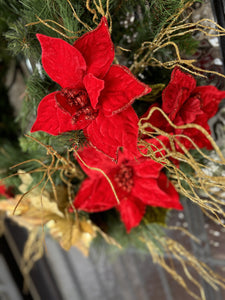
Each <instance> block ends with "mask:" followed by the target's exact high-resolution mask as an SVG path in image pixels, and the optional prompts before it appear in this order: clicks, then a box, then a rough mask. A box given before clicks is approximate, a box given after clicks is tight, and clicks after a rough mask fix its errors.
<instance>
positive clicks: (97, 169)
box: [74, 150, 120, 204]
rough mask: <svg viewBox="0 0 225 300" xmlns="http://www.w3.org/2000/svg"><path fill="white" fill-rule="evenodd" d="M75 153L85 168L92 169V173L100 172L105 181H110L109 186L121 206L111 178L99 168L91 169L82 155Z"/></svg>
mask: <svg viewBox="0 0 225 300" xmlns="http://www.w3.org/2000/svg"><path fill="white" fill-rule="evenodd" d="M74 152H75V153H76V155H77V157H78V158H79V160H80V161H81V162H82V164H84V166H85V167H86V168H88V169H90V170H92V171H97V172H100V173H101V174H102V175H103V176H104V177H105V179H106V180H107V181H108V183H109V185H110V187H111V189H112V191H113V194H114V196H115V198H116V201H117V203H118V204H120V200H119V198H118V196H117V194H116V191H115V188H114V186H113V184H112V182H111V180H110V179H109V177H108V176H107V175H106V174H105V172H104V171H102V170H101V169H99V168H95V167H90V166H88V165H87V164H86V163H85V162H84V161H83V159H82V158H81V157H80V155H79V154H78V153H77V151H76V150H74Z"/></svg>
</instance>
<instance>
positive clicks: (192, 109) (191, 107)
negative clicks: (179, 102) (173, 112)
mask: <svg viewBox="0 0 225 300" xmlns="http://www.w3.org/2000/svg"><path fill="white" fill-rule="evenodd" d="M201 114H202V110H201V103H200V100H199V99H197V98H190V99H188V100H187V101H186V102H185V103H184V105H183V106H182V108H181V110H180V113H179V115H180V116H181V117H182V120H183V124H188V123H194V121H195V119H196V117H197V115H201ZM199 117H200V116H199ZM174 123H175V124H176V125H179V124H178V122H174ZM183 124H181V125H183Z"/></svg>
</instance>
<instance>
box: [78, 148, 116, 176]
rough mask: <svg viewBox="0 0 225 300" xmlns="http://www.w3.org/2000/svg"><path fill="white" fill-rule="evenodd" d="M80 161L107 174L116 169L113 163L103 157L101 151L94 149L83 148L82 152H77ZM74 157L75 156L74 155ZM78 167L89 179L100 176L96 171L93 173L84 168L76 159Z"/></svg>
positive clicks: (106, 157)
mask: <svg viewBox="0 0 225 300" xmlns="http://www.w3.org/2000/svg"><path fill="white" fill-rule="evenodd" d="M78 154H79V155H80V157H81V159H82V160H83V161H84V162H85V163H86V164H87V165H88V166H90V167H94V168H98V169H101V170H102V171H104V172H105V173H106V174H108V173H109V172H110V171H111V170H112V169H113V168H115V167H117V165H116V164H115V162H114V161H113V160H112V159H111V158H109V157H108V156H106V155H104V154H103V153H102V152H101V151H98V150H96V149H95V148H93V147H91V146H88V147H84V148H83V149H82V150H79V151H78ZM74 156H75V157H76V155H74ZM77 160H78V162H79V164H80V166H81V167H82V169H83V170H84V172H85V173H86V174H88V175H89V176H91V177H96V176H97V177H98V176H102V173H100V172H98V171H93V170H90V169H88V168H87V167H85V165H84V164H83V163H82V162H81V161H80V160H79V158H77Z"/></svg>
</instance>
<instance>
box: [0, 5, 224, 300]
mask: <svg viewBox="0 0 225 300" xmlns="http://www.w3.org/2000/svg"><path fill="white" fill-rule="evenodd" d="M67 2H68V3H69V4H70V7H71V9H72V11H73V15H74V16H75V19H76V21H78V22H80V23H81V24H82V26H83V27H84V28H85V29H86V30H87V32H86V33H84V34H82V35H80V36H79V38H76V40H75V42H73V44H71V43H68V42H67V41H65V39H62V38H58V37H51V36H48V35H45V34H42V33H38V34H36V39H37V40H38V41H39V43H40V45H41V51H42V54H41V64H42V66H43V69H44V71H45V72H46V73H47V75H48V76H49V78H50V79H51V82H53V86H54V88H55V89H54V88H53V89H49V93H46V94H45V95H44V97H43V98H42V99H41V101H40V102H39V103H38V108H37V116H36V119H35V121H34V122H33V124H32V126H31V129H30V133H29V134H28V135H26V138H24V137H22V138H21V139H20V143H21V145H22V148H25V146H24V145H28V147H29V146H30V145H36V146H38V147H40V149H42V150H43V149H44V150H46V153H47V159H46V156H45V155H43V157H44V159H43V158H40V156H39V157H38V158H35V157H31V158H29V159H28V160H22V161H21V162H19V163H16V164H15V165H14V166H11V167H12V168H16V170H17V171H16V173H13V174H9V175H8V176H7V178H5V179H3V180H5V182H6V185H7V180H8V179H9V178H15V177H17V179H19V184H17V187H16V189H15V188H14V193H13V190H12V188H11V190H10V189H8V188H6V186H5V185H1V186H0V194H1V196H2V198H3V199H2V200H1V201H0V209H1V210H3V211H5V212H7V215H8V216H10V217H11V218H12V219H14V220H15V221H16V222H18V223H19V224H20V225H22V226H25V227H26V228H28V229H29V231H30V233H31V234H30V239H33V238H34V235H35V236H36V237H39V241H40V247H39V250H40V251H39V253H38V255H37V256H36V259H38V258H39V257H41V255H42V254H43V247H42V244H43V232H42V231H40V230H37V229H40V228H41V227H43V226H44V225H45V228H46V230H47V231H49V233H50V234H51V235H52V236H53V237H54V238H56V239H57V240H58V241H59V243H60V245H61V246H62V247H63V248H64V249H66V250H68V249H69V248H70V247H71V246H76V247H78V248H79V249H80V250H81V251H82V252H83V253H84V254H85V255H88V252H89V249H90V245H91V242H92V241H93V240H95V239H96V238H97V237H99V236H100V237H102V238H103V239H104V240H105V241H106V242H107V243H109V244H111V247H116V248H118V249H121V248H124V247H126V246H127V245H130V244H132V245H135V246H136V247H137V248H141V249H143V248H144V249H145V250H146V251H149V252H150V253H151V255H152V257H153V259H154V260H155V261H156V262H158V263H159V264H160V265H161V266H162V267H164V268H165V269H166V270H167V271H168V272H169V273H170V274H171V275H172V276H173V277H174V278H176V280H177V281H178V282H179V283H180V284H181V285H182V286H183V287H184V288H185V289H186V290H187V292H188V293H189V294H190V295H192V296H193V297H195V299H204V297H205V296H204V291H203V290H202V288H201V287H200V288H199V289H200V293H201V298H199V296H197V295H196V294H194V293H193V292H192V291H191V290H189V289H188V287H187V286H186V284H185V282H184V281H183V280H180V281H179V280H178V279H177V278H181V277H180V275H179V274H178V273H173V272H172V269H171V267H169V266H168V265H167V264H166V262H165V260H164V256H163V255H164V253H165V252H166V253H169V254H172V255H177V257H178V260H182V258H183V257H185V263H184V265H183V268H186V266H189V267H190V266H191V267H192V268H194V270H196V271H197V272H198V273H199V274H200V275H202V276H203V277H204V279H205V280H206V281H208V282H209V283H210V284H212V285H214V284H215V283H216V284H218V285H220V286H223V287H224V284H225V283H224V279H223V278H220V279H218V275H217V274H215V273H213V271H211V270H210V272H209V275H207V276H206V270H208V267H207V266H206V265H204V264H203V263H201V262H198V260H197V259H196V258H195V257H194V256H193V255H191V254H190V253H188V252H187V251H186V250H185V249H184V247H183V246H182V245H180V244H179V243H178V242H175V241H173V240H172V239H171V238H169V237H168V236H167V234H166V233H165V232H164V230H163V228H164V227H165V226H166V216H167V215H168V212H169V211H170V210H171V209H175V210H182V209H183V206H182V201H181V200H180V197H181V196H185V197H186V198H187V199H186V200H185V201H193V202H195V203H197V204H198V205H199V206H200V207H201V208H202V209H203V210H204V211H205V212H206V213H207V214H208V215H210V216H211V218H214V219H216V220H217V222H218V221H219V220H220V217H219V216H220V215H222V216H224V214H225V213H224V211H223V205H224V203H223V201H222V200H221V198H220V196H218V193H217V194H216V193H214V191H213V189H212V187H215V186H216V187H217V188H218V189H219V190H220V191H221V193H222V192H223V191H224V189H225V185H224V180H223V179H222V178H221V176H220V175H219V176H217V177H216V176H209V175H208V174H207V172H206V171H205V170H206V169H207V164H206V165H205V166H203V164H202V163H201V159H205V160H208V161H212V160H213V159H211V157H210V155H209V153H210V152H212V151H213V152H214V153H216V155H217V157H218V159H217V160H216V162H217V163H218V164H220V165H221V164H222V165H224V164H225V158H224V157H223V155H222V153H221V151H220V149H219V148H218V147H217V145H216V143H215V142H214V141H213V139H212V137H211V136H210V134H211V132H210V127H209V125H208V120H209V119H210V118H211V117H213V116H214V115H215V114H216V113H217V110H218V105H219V103H220V102H221V101H222V99H224V98H225V91H220V90H218V89H217V88H216V87H215V86H212V85H205V86H203V85H198V84H197V82H196V79H195V78H194V76H197V75H201V73H200V71H201V72H202V71H203V70H199V69H198V67H194V65H193V60H187V59H181V57H180V53H179V48H178V46H177V45H176V43H175V42H172V41H170V40H168V36H169V35H170V36H171V38H172V37H174V36H180V35H182V34H186V32H185V30H187V28H188V31H187V33H190V32H191V31H192V28H193V27H192V26H193V24H191V23H188V22H187V20H188V19H187V18H186V17H183V19H182V21H179V22H180V23H178V24H180V25H179V26H180V28H179V31H178V32H177V31H176V30H178V28H177V26H178V25H176V24H175V21H178V20H180V19H179V18H180V17H182V13H183V12H184V11H185V9H187V8H189V7H190V6H191V5H192V4H193V3H192V2H190V1H189V2H187V3H186V4H185V5H183V6H182V7H181V9H180V10H178V11H176V13H175V15H172V16H173V18H172V17H171V16H170V18H169V19H168V20H167V23H166V25H165V26H164V27H163V28H162V29H161V31H160V32H159V33H158V35H156V36H155V39H154V40H153V41H151V42H143V44H142V46H141V48H140V49H139V50H138V51H137V53H136V56H134V62H133V64H132V65H131V66H130V68H128V67H126V66H123V65H122V64H119V63H118V61H117V58H116V56H115V49H114V48H115V46H114V44H113V42H112V38H111V29H112V27H111V26H112V23H111V17H110V14H109V7H108V6H107V3H108V2H107V1H106V2H107V3H106V11H104V9H103V6H102V4H101V5H100V6H98V5H97V4H96V3H95V1H94V5H95V6H96V7H95V9H93V8H91V7H90V3H89V2H90V1H87V3H86V8H87V9H88V10H89V12H90V13H92V14H93V20H96V19H97V17H96V16H97V15H96V14H97V13H96V10H97V11H98V13H99V14H100V15H101V18H100V21H99V22H97V24H96V28H95V29H90V27H89V25H88V24H86V23H84V22H82V21H81V20H80V18H79V16H78V15H77V13H76V11H75V10H74V7H73V6H72V4H71V3H70V1H67ZM100 2H101V1H100ZM100 2H99V3H100ZM171 20H172V21H171ZM38 22H39V23H41V24H42V25H44V26H47V27H50V28H52V27H51V26H50V25H49V23H48V21H46V20H42V19H40V18H39V21H38ZM38 22H37V23H38ZM108 22H109V24H108ZM95 23H96V22H95ZM212 23H213V21H212ZM34 25H35V24H34V22H33V23H30V24H27V26H34ZM175 25H176V26H175ZM195 25H196V26H197V25H198V26H199V27H198V28H196V29H195V30H200V31H203V32H204V33H207V30H208V29H209V28H210V29H211V27H209V26H208V25H207V26H206V25H202V24H201V23H200V22H199V23H196V24H195ZM213 25H214V23H213ZM173 26H174V27H173ZM55 31H56V30H55ZM214 31H215V32H216V33H215V35H221V34H225V31H224V29H222V28H221V27H219V26H218V27H216V28H214ZM181 33H182V34H181ZM163 43H164V44H163ZM167 46H171V47H172V48H174V49H175V55H176V56H177V58H176V59H173V60H170V61H169V60H168V61H166V62H164V63H163V62H161V61H160V58H159V57H154V53H155V52H157V51H160V49H162V48H164V47H167ZM125 50H126V49H122V48H121V50H120V51H125ZM151 61H153V64H152V62H151ZM159 65H160V66H161V67H165V68H167V69H173V70H172V72H171V77H170V80H169V82H168V83H167V84H153V85H151V84H147V83H144V82H142V81H141V80H140V76H139V78H137V77H136V76H135V75H133V74H134V73H135V74H138V75H140V74H141V72H142V69H143V67H145V68H147V67H149V66H150V67H151V66H154V67H158V66H159ZM137 71H138V72H139V73H138V72H137ZM42 72H43V71H42ZM132 72H133V73H132ZM190 73H192V75H191V74H190ZM43 74H44V73H41V76H42V77H44V76H46V75H43ZM136 99H140V100H141V101H142V102H145V103H149V102H150V105H148V107H147V108H146V109H145V111H143V109H142V112H141V114H139V116H138V115H137V113H136V111H135V109H134V106H133V103H134V101H135V100H136ZM146 99H147V101H146ZM136 110H137V109H136ZM48 138H52V139H53V141H54V143H55V144H56V143H57V144H59V145H60V146H63V147H64V146H65V147H66V151H64V152H60V151H57V150H56V149H55V148H54V146H53V144H52V143H49V144H48V143H47V142H46V139H48ZM25 141H26V142H25ZM26 143H28V144H26ZM64 150H65V149H64ZM42 153H43V152H42ZM196 153H197V154H198V157H199V156H201V159H199V158H197V159H196V156H195V155H196ZM46 161H47V162H46ZM214 161H215V160H214ZM29 164H33V165H32V167H31V168H30V169H29V170H27V169H26V168H27V167H26V166H29ZM34 166H35V167H34ZM187 167H188V168H187ZM35 174H39V175H40V174H41V178H40V177H39V179H38V180H37V182H35V178H34V177H33V175H35ZM202 193H203V194H202ZM200 194H202V196H200ZM6 198H7V199H6ZM40 210H41V211H42V213H41V215H40ZM180 230H183V231H184V232H185V230H184V229H180ZM185 234H187V235H189V237H190V234H189V233H188V232H185ZM121 235H122V236H123V239H121V238H120V236H121ZM124 237H125V239H124ZM190 238H194V237H190ZM155 241H157V243H156V242H155ZM27 245H30V244H29V243H28V244H27ZM29 247H30V246H29ZM29 247H28V246H27V247H26V246H25V248H26V256H25V258H24V259H25V260H29V259H31V253H32V249H29ZM161 250H162V252H161ZM183 261H184V260H182V262H183ZM24 272H25V273H26V272H29V270H27V269H26V270H24ZM189 279H190V278H189ZM198 287H199V286H198Z"/></svg>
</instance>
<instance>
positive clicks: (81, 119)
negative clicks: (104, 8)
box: [31, 17, 151, 158]
mask: <svg viewBox="0 0 225 300" xmlns="http://www.w3.org/2000/svg"><path fill="white" fill-rule="evenodd" d="M37 38H38V39H39V41H40V44H41V47H42V64H43V67H44V69H45V71H46V72H47V73H48V75H49V76H50V77H51V78H52V80H54V81H55V82H57V83H58V84H59V85H60V86H61V90H60V91H56V92H53V93H51V94H49V95H47V96H46V97H44V98H43V99H42V101H41V102H40V104H39V107H38V113H37V119H36V121H35V123H34V125H33V127H32V129H31V132H34V131H39V130H41V131H45V132H47V133H49V134H52V135H58V134H60V133H62V132H66V131H70V130H79V129H83V130H84V133H85V135H86V137H87V138H88V139H89V141H90V142H91V143H92V145H93V146H95V147H97V148H98V149H100V150H101V151H103V152H104V153H106V154H108V155H109V156H111V157H114V158H115V157H116V152H117V150H118V147H121V146H124V147H126V148H129V149H130V151H133V152H134V151H136V144H137V135H138V125H137V123H138V118H137V115H136V113H135V111H134V110H133V108H132V107H131V104H132V103H133V101H134V100H135V99H136V98H138V97H140V96H143V95H145V94H147V93H149V92H150V91H151V88H150V87H148V86H147V85H145V84H143V83H141V82H140V81H138V80H137V79H136V78H135V77H134V76H133V75H132V73H131V72H130V71H129V69H128V68H126V67H124V66H120V65H112V62H113V59H114V46H113V43H112V41H111V37H110V33H109V29H108V25H107V20H106V18H104V17H103V18H102V20H101V22H100V24H99V26H98V27H97V28H96V29H95V30H92V31H90V32H88V33H86V34H84V35H83V36H82V37H80V38H79V39H78V40H76V41H75V43H74V44H73V45H70V44H68V43H67V42H65V41H63V40H61V39H58V38H51V37H47V36H45V35H42V34H37Z"/></svg>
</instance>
